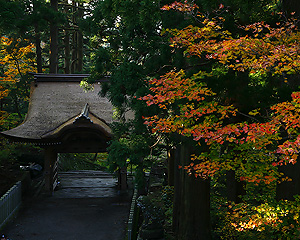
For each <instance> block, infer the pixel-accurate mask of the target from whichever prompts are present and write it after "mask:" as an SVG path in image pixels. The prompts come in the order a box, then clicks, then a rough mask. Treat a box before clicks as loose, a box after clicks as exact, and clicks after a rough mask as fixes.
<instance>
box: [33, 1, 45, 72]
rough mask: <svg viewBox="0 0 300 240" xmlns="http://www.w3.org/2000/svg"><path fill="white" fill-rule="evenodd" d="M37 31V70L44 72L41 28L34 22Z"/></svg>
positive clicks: (34, 3)
mask: <svg viewBox="0 0 300 240" xmlns="http://www.w3.org/2000/svg"><path fill="white" fill-rule="evenodd" d="M36 4H37V3H36V1H33V10H34V11H36V7H37V5H36ZM34 31H35V53H36V64H37V72H38V73H42V72H43V62H42V48H41V34H40V30H39V25H38V23H37V22H36V23H35V24H34Z"/></svg>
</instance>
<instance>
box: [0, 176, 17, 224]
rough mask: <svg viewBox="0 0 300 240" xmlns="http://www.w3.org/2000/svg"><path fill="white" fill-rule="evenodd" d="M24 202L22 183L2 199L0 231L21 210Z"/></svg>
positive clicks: (0, 201) (0, 202)
mask: <svg viewBox="0 0 300 240" xmlns="http://www.w3.org/2000/svg"><path fill="white" fill-rule="evenodd" d="M21 202H22V183H21V182H20V181H19V182H17V183H16V184H15V185H14V186H13V187H12V188H11V189H10V190H8V191H7V192H6V193H5V194H4V195H3V196H2V197H1V198H0V230H1V229H2V228H3V227H4V225H5V224H6V223H7V221H8V220H9V219H10V218H11V217H12V216H13V215H14V213H15V212H16V211H17V210H18V209H19V207H20V206H21Z"/></svg>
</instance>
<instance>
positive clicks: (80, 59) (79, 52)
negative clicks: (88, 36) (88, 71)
mask: <svg viewBox="0 0 300 240" xmlns="http://www.w3.org/2000/svg"><path fill="white" fill-rule="evenodd" d="M78 7H79V8H78V14H77V17H78V19H79V21H80V19H82V18H83V4H82V3H78ZM79 21H78V20H77V22H79ZM82 68H83V35H82V31H81V30H80V29H79V28H78V33H77V64H76V72H81V71H82Z"/></svg>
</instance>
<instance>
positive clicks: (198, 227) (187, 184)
mask: <svg viewBox="0 0 300 240" xmlns="http://www.w3.org/2000/svg"><path fill="white" fill-rule="evenodd" d="M192 153H193V152H192V148H191V147H189V146H188V145H187V144H182V145H180V146H179V147H178V148H177V149H176V153H175V164H176V165H177V166H178V165H187V164H189V163H190V155H191V154H192ZM173 230H174V232H175V234H176V237H177V239H178V240H179V239H180V240H210V239H211V225H210V182H209V180H203V179H201V178H195V177H194V176H189V175H188V174H187V173H186V172H185V171H184V170H182V169H178V167H177V168H176V171H175V192H174V210H173Z"/></svg>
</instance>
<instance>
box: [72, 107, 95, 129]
mask: <svg viewBox="0 0 300 240" xmlns="http://www.w3.org/2000/svg"><path fill="white" fill-rule="evenodd" d="M89 112H90V106H89V104H88V103H86V104H85V106H84V108H83V109H82V111H81V113H80V115H79V116H78V117H77V118H75V120H74V122H73V124H76V123H83V122H85V123H93V121H92V120H91V119H90V118H89Z"/></svg>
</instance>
